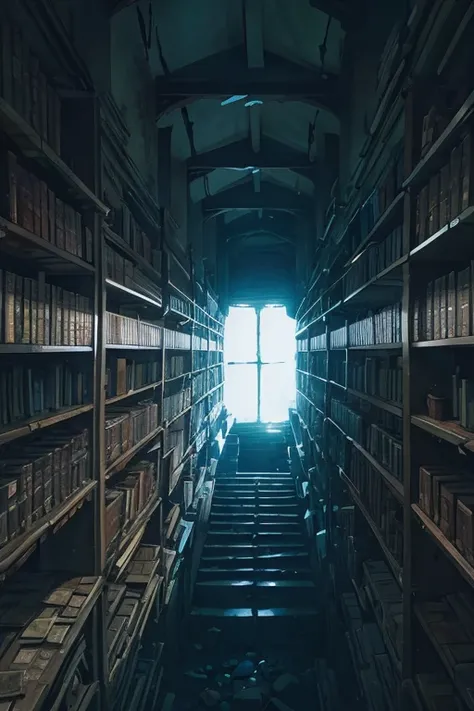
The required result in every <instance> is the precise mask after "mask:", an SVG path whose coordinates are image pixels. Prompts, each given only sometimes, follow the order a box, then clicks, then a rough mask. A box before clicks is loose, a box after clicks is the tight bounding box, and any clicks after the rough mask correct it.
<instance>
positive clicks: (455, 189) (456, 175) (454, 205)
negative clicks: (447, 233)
mask: <svg viewBox="0 0 474 711" xmlns="http://www.w3.org/2000/svg"><path fill="white" fill-rule="evenodd" d="M461 160H462V146H456V147H455V148H453V150H452V151H451V160H450V176H451V195H450V198H451V210H450V212H451V219H452V220H453V219H454V218H455V217H457V216H458V215H459V213H460V212H461V209H460V208H461Z"/></svg>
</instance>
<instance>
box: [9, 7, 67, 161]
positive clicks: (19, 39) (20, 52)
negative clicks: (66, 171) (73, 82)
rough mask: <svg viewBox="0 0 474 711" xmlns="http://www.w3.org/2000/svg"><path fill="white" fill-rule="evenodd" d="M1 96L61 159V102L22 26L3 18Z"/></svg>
mask: <svg viewBox="0 0 474 711" xmlns="http://www.w3.org/2000/svg"><path fill="white" fill-rule="evenodd" d="M0 37H1V42H0V44H1V47H2V65H1V68H0V95H1V97H2V99H4V100H5V101H6V102H7V103H8V104H10V106H12V107H13V108H14V109H15V111H16V112H17V113H18V114H20V116H21V117H22V118H23V119H24V120H25V121H26V122H27V123H28V124H29V125H30V126H32V127H33V128H34V129H35V131H36V132H37V133H38V134H39V136H41V138H42V139H43V140H44V141H46V143H48V144H49V145H50V146H51V148H52V149H53V150H54V151H55V152H56V153H57V154H58V155H59V152H60V148H61V100H60V98H59V95H58V93H57V92H56V90H55V88H54V87H53V85H52V83H51V82H50V80H49V79H48V77H47V75H46V74H45V72H44V67H42V66H41V64H40V62H39V60H38V58H37V57H36V55H35V53H34V52H33V51H32V50H31V48H30V47H29V46H28V43H27V42H26V41H25V39H24V38H23V36H22V32H21V29H20V28H19V26H18V25H11V24H10V23H9V22H8V20H6V19H4V18H2V21H1V25H0Z"/></svg>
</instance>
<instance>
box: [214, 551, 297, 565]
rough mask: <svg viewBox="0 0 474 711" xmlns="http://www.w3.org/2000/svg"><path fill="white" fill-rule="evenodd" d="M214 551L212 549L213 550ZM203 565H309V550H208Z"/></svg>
mask: <svg viewBox="0 0 474 711" xmlns="http://www.w3.org/2000/svg"><path fill="white" fill-rule="evenodd" d="M211 552H212V551H211ZM201 565H202V567H203V568H212V567H213V566H219V567H223V568H233V569H236V568H249V567H255V568H265V567H268V566H271V567H274V566H278V567H283V566H284V567H285V568H287V567H289V566H291V567H293V566H301V565H304V566H306V565H309V556H308V552H307V551H296V552H295V551H288V552H283V553H282V552H280V553H262V554H260V555H258V556H255V555H253V554H252V555H249V552H248V551H247V554H245V553H243V554H240V555H239V554H235V555H229V554H226V553H224V554H222V553H221V554H219V553H214V554H213V555H209V554H207V553H206V552H204V553H203V555H202V557H201Z"/></svg>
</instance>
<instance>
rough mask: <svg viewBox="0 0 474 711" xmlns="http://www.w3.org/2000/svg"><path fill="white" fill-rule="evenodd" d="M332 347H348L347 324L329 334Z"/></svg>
mask: <svg viewBox="0 0 474 711" xmlns="http://www.w3.org/2000/svg"><path fill="white" fill-rule="evenodd" d="M329 343H330V344H331V348H347V329H346V327H345V326H341V328H336V329H335V330H334V331H331V333H330V334H329Z"/></svg>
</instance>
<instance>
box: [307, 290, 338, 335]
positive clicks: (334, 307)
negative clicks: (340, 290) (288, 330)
mask: <svg viewBox="0 0 474 711" xmlns="http://www.w3.org/2000/svg"><path fill="white" fill-rule="evenodd" d="M342 303H343V302H342V299H339V301H337V302H336V303H335V304H333V305H332V306H331V307H330V308H329V309H327V310H326V311H325V312H324V313H322V314H320V315H319V316H316V317H315V318H313V319H311V321H310V322H309V323H307V324H306V326H303V328H300V329H299V330H298V331H297V332H296V337H298V336H300V335H301V334H302V333H304V332H305V331H307V330H308V329H309V328H311V326H314V325H315V324H316V323H318V322H319V321H323V319H325V318H326V317H327V316H329V314H332V313H335V312H336V311H337V310H338V309H340V308H341V306H342Z"/></svg>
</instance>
